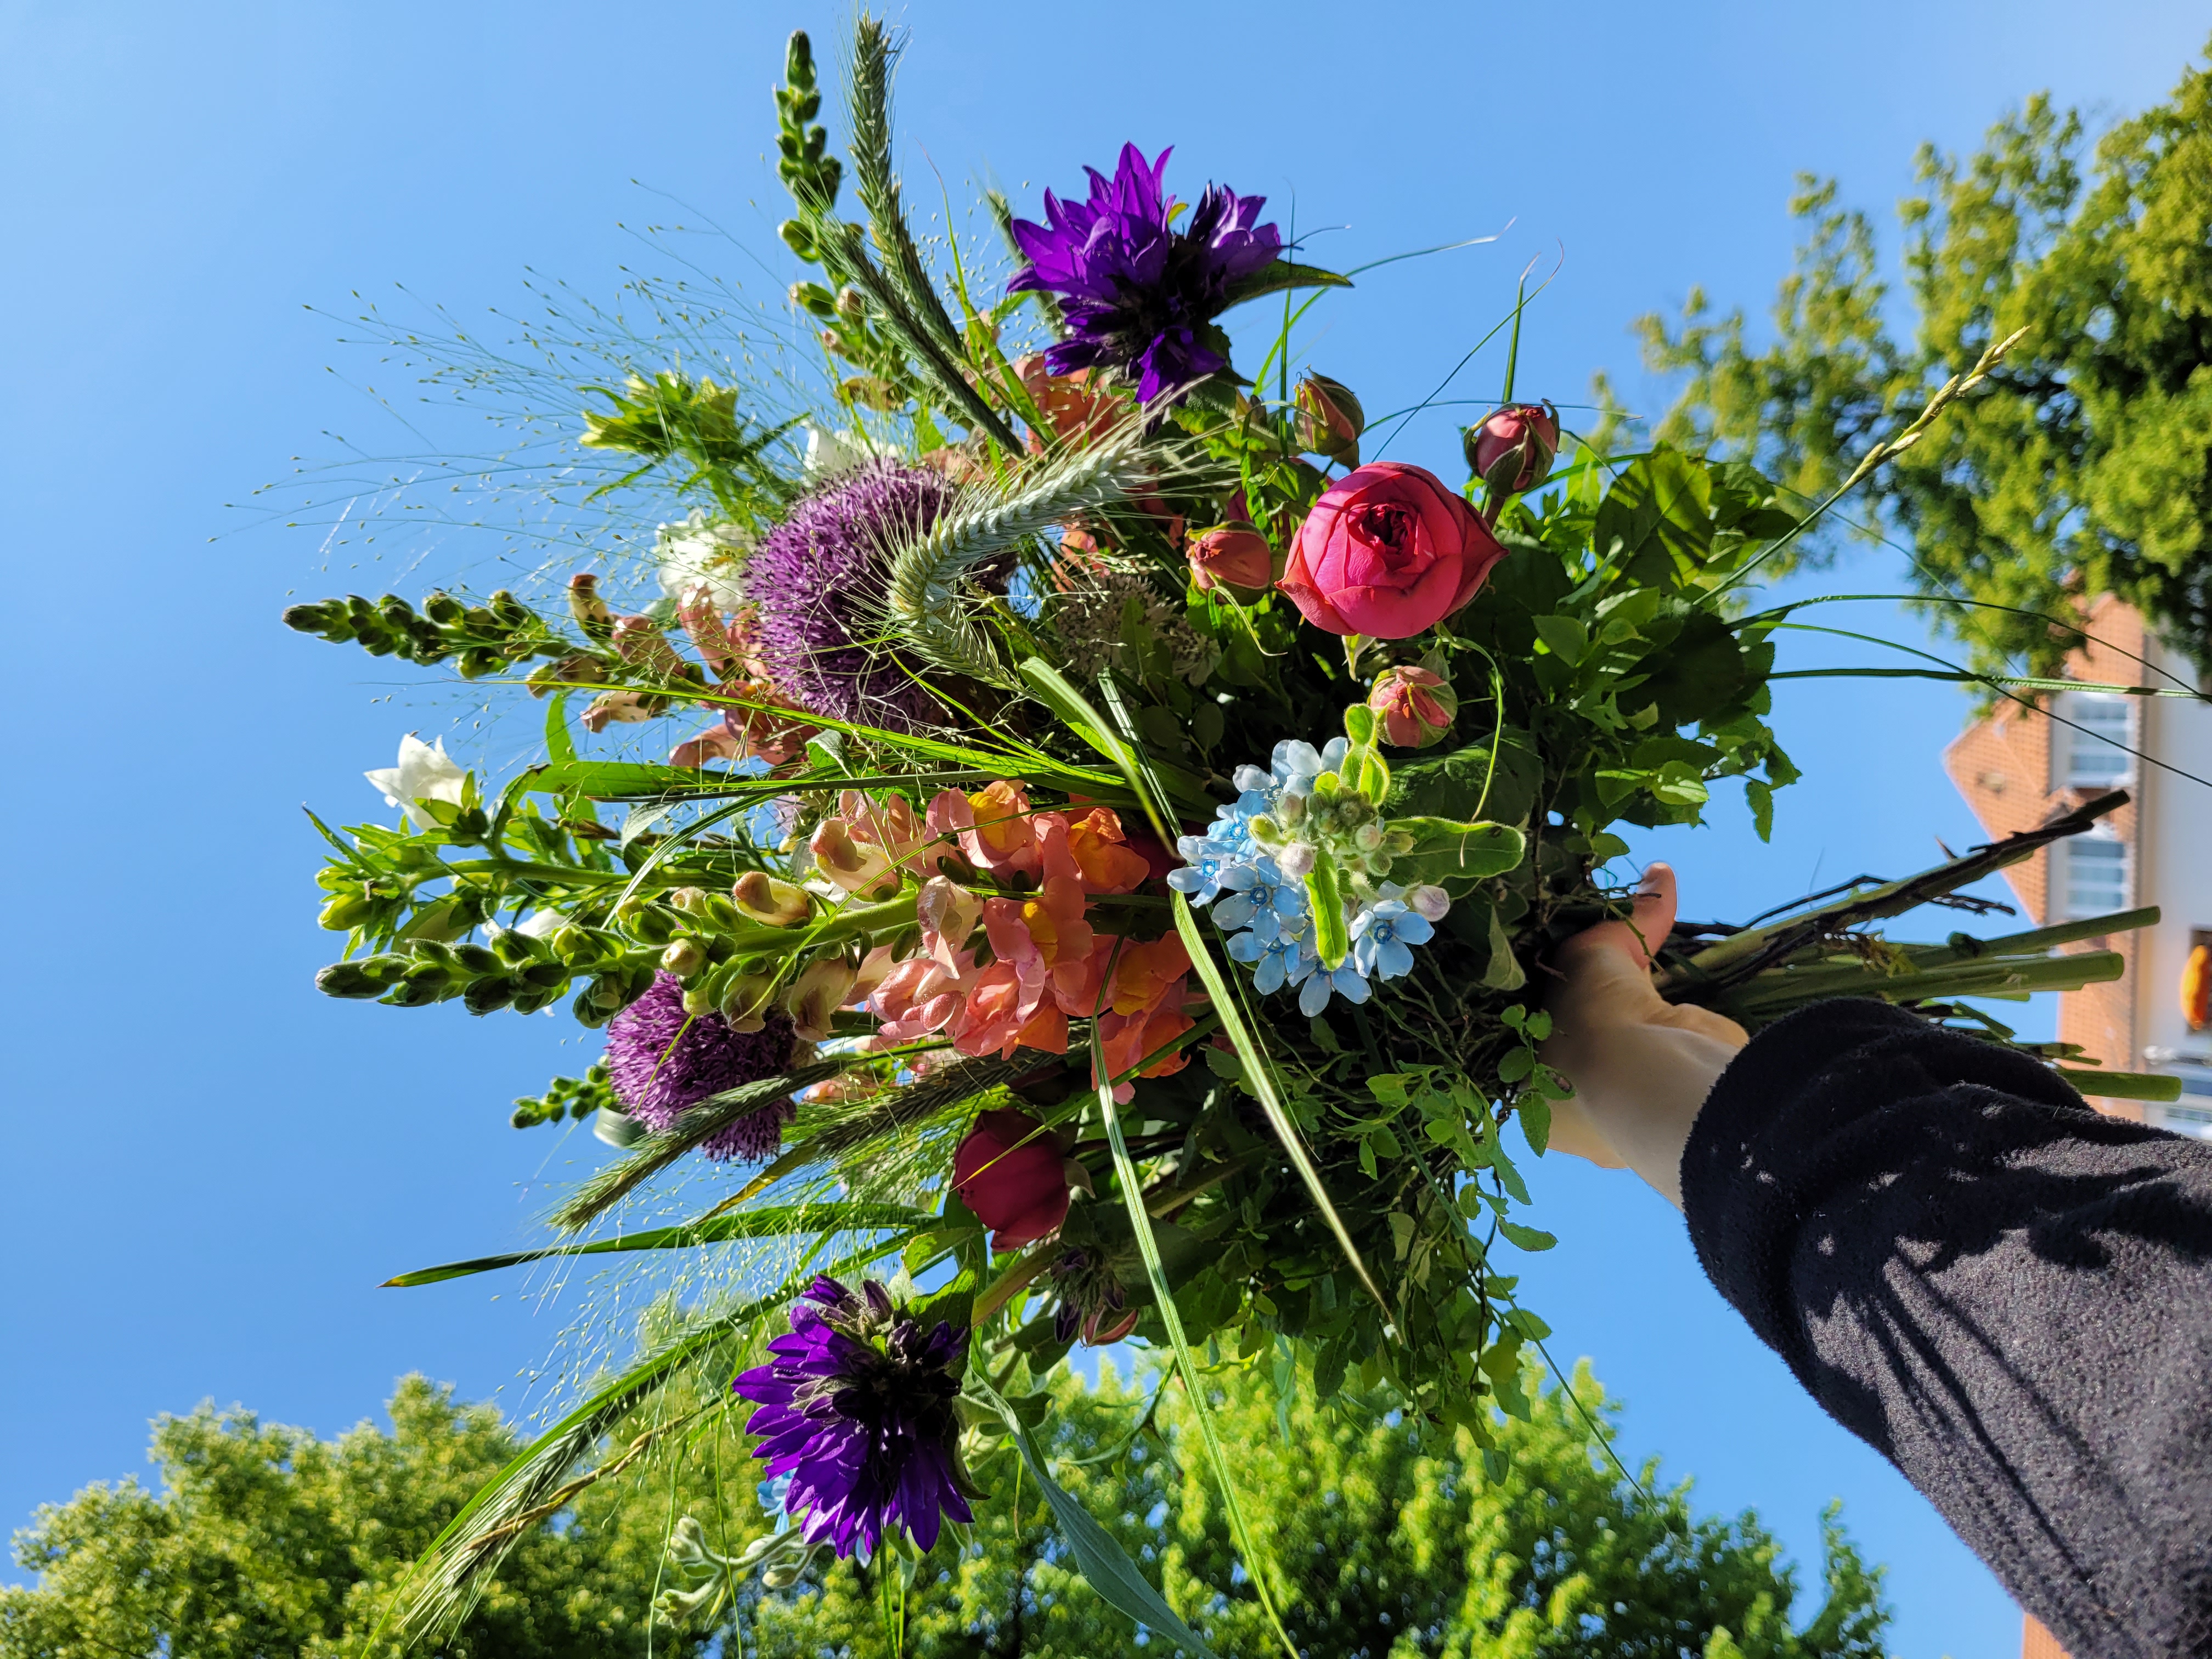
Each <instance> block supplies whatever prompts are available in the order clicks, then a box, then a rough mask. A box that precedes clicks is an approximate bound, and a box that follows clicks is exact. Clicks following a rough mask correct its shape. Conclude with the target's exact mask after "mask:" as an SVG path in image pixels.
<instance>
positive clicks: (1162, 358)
mask: <svg viewBox="0 0 2212 1659" xmlns="http://www.w3.org/2000/svg"><path fill="white" fill-rule="evenodd" d="M1174 153H1175V152H1174V151H1173V150H1172V149H1164V150H1162V151H1161V152H1160V155H1159V160H1158V161H1153V162H1151V163H1150V164H1147V163H1146V161H1145V158H1144V155H1143V153H1142V152H1141V151H1139V149H1137V147H1136V146H1135V145H1134V144H1124V145H1122V146H1121V163H1120V165H1119V166H1117V167H1115V169H1114V176H1113V178H1112V179H1106V178H1103V177H1102V176H1101V175H1100V173H1099V172H1098V169H1097V168H1096V167H1085V169H1084V171H1085V172H1086V173H1089V174H1090V175H1091V199H1090V200H1089V201H1087V202H1063V201H1061V200H1060V198H1059V197H1057V196H1054V194H1053V193H1052V192H1051V191H1045V193H1044V210H1045V217H1046V218H1047V219H1048V221H1050V223H1049V224H1046V225H1039V224H1033V223H1031V222H1030V221H1028V220H1026V219H1017V220H1016V221H1014V226H1013V232H1014V241H1015V244H1016V245H1017V246H1018V247H1020V249H1021V251H1022V252H1024V253H1025V254H1027V255H1028V256H1029V259H1030V263H1029V264H1027V265H1025V266H1024V267H1023V268H1022V270H1019V271H1018V272H1017V273H1016V274H1015V276H1014V279H1013V281H1012V282H1011V283H1008V284H1007V285H1006V291H1007V292H1008V293H1010V294H1018V293H1021V292H1023V291H1024V290H1027V289H1039V290H1042V291H1045V292H1048V293H1052V294H1057V295H1060V314H1061V316H1062V317H1063V318H1064V319H1066V324H1067V337H1066V338H1065V339H1063V340H1061V341H1060V343H1058V344H1057V345H1054V346H1053V347H1052V348H1051V349H1048V351H1046V353H1045V355H1044V356H1045V367H1046V368H1047V369H1048V370H1049V371H1050V372H1051V373H1053V374H1069V373H1071V372H1073V370H1076V369H1079V368H1091V367H1092V366H1093V365H1103V366H1105V367H1107V368H1115V369H1118V370H1120V371H1121V373H1122V374H1126V375H1127V376H1128V377H1129V378H1130V379H1132V380H1135V381H1136V382H1137V395H1138V396H1139V398H1143V399H1145V400H1146V402H1150V401H1151V400H1152V398H1157V397H1158V396H1159V395H1160V393H1161V392H1164V391H1166V390H1168V389H1169V388H1170V387H1173V386H1188V385H1189V384H1190V383H1191V382H1192V381H1194V380H1202V379H1204V378H1205V377H1206V375H1208V374H1214V373H1216V372H1217V371H1218V370H1221V369H1224V368H1227V367H1228V366H1229V359H1228V357H1227V356H1226V355H1225V352H1224V351H1223V350H1222V349H1219V348H1221V347H1223V346H1225V344H1226V343H1227V342H1226V341H1225V340H1224V339H1223V338H1222V335H1221V331H1220V330H1219V329H1218V328H1215V327H1213V326H1212V321H1213V319H1214V318H1215V317H1217V316H1218V315H1219V314H1220V313H1222V311H1224V310H1225V309H1226V308H1227V307H1228V304H1229V289H1230V286H1231V284H1232V283H1237V282H1239V281H1241V280H1243V278H1244V277H1247V276H1251V275H1252V274H1253V273H1254V272H1255V271H1259V270H1264V269H1265V268H1266V267H1267V266H1268V265H1270V264H1273V263H1274V261H1275V259H1276V258H1278V257H1279V255H1280V254H1281V252H1282V251H1283V239H1282V237H1281V235H1280V234H1278V233H1277V231H1276V229H1275V228H1274V226H1273V225H1255V223H1254V221H1255V220H1256V219H1258V217H1259V216H1260V210H1261V207H1263V206H1264V205H1265V204H1266V203H1267V197H1264V196H1239V195H1237V193H1236V192H1235V191H1231V189H1229V188H1228V186H1226V185H1207V186H1206V190H1205V192H1204V194H1202V195H1201V196H1200V197H1199V198H1198V204H1197V206H1195V207H1194V208H1193V209H1192V210H1191V212H1190V217H1189V220H1188V222H1187V223H1186V224H1185V225H1184V226H1183V227H1182V229H1180V230H1176V229H1172V228H1170V216H1171V215H1172V214H1173V212H1174V210H1175V207H1176V201H1175V198H1174V197H1171V196H1168V195H1164V193H1163V192H1162V191H1161V189H1160V178H1161V175H1162V174H1163V173H1165V172H1166V170H1167V164H1168V157H1169V156H1170V155H1173V154H1174Z"/></svg>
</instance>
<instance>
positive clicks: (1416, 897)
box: [1406, 885, 1451, 921]
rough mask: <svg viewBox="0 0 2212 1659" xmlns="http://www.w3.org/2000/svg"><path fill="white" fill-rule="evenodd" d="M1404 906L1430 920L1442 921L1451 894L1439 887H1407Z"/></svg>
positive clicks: (1448, 907)
mask: <svg viewBox="0 0 2212 1659" xmlns="http://www.w3.org/2000/svg"><path fill="white" fill-rule="evenodd" d="M1406 908H1407V909H1409V910H1413V911H1415V912H1418V913H1419V915H1424V916H1426V917H1427V918H1428V919H1429V920H1430V921H1443V919H1444V912H1445V911H1447V910H1449V909H1450V908H1451V895H1450V894H1449V893H1447V892H1446V891H1444V890H1443V888H1441V887H1430V886H1426V885H1424V886H1420V887H1413V888H1408V889H1407V892H1406Z"/></svg>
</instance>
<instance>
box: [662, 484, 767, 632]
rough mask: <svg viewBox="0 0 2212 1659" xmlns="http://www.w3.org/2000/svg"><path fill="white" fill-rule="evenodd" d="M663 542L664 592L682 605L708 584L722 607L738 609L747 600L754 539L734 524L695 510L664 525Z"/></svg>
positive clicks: (697, 508)
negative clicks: (747, 571)
mask: <svg viewBox="0 0 2212 1659" xmlns="http://www.w3.org/2000/svg"><path fill="white" fill-rule="evenodd" d="M658 540H659V545H658V546H657V547H656V549H655V552H656V553H657V554H658V555H659V559H660V591H661V592H664V593H665V594H667V595H668V597H669V598H670V599H674V600H676V601H677V602H678V604H681V603H682V602H683V601H684V600H685V599H689V598H690V596H691V595H692V594H693V593H694V592H696V591H697V590H698V589H700V588H702V587H703V588H705V589H706V590H707V592H708V598H709V599H711V600H712V602H713V604H714V608H715V609H716V610H717V611H735V610H736V609H737V608H738V606H739V605H743V604H744V599H745V595H744V585H743V584H744V569H745V555H746V554H748V553H750V552H751V551H752V550H753V543H752V538H751V537H750V536H748V535H747V534H746V533H745V532H744V531H743V530H742V529H740V528H739V527H738V526H736V525H733V524H729V523H726V522H724V523H719V524H710V523H708V520H707V510H706V508H704V507H693V508H692V509H691V516H690V517H689V518H687V519H684V520H679V521H678V522H677V523H675V524H664V525H663V526H660V534H659V538H658Z"/></svg>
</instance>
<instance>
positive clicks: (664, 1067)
mask: <svg viewBox="0 0 2212 1659" xmlns="http://www.w3.org/2000/svg"><path fill="white" fill-rule="evenodd" d="M792 1046H793V1030H792V1024H791V1018H790V1016H789V1015H787V1014H786V1013H784V1012H781V1010H778V1011H777V1012H775V1013H772V1014H770V1015H769V1017H768V1021H767V1023H766V1024H763V1026H762V1027H761V1029H760V1030H757V1031H735V1030H731V1029H730V1024H729V1022H728V1021H726V1020H725V1019H724V1018H722V1017H721V1016H720V1014H712V1013H708V1014H689V1013H686V1012H684V985H683V981H680V980H678V978H677V977H676V975H673V974H666V973H662V974H655V975H653V983H652V985H651V986H650V987H647V991H646V993H645V994H644V995H643V996H641V997H640V998H639V999H638V1000H636V1001H635V1002H633V1003H632V1004H630V1006H629V1007H627V1008H625V1009H623V1011H622V1012H620V1013H618V1014H617V1015H616V1016H615V1017H614V1018H612V1019H611V1020H610V1021H608V1022H607V1056H606V1066H607V1072H608V1074H609V1076H610V1077H611V1079H612V1081H613V1084H614V1090H615V1093H616V1094H617V1096H619V1097H621V1100H622V1103H623V1108H624V1109H626V1110H627V1111H628V1112H629V1115H630V1116H632V1117H634V1118H635V1119H637V1121H639V1122H641V1123H643V1124H646V1125H647V1126H649V1127H652V1128H654V1129H668V1128H672V1127H675V1123H676V1120H677V1119H678V1118H679V1117H681V1116H682V1115H684V1112H685V1111H686V1110H687V1109H690V1107H693V1106H696V1105H697V1104H698V1103H700V1102H701V1101H702V1100H705V1099H707V1098H708V1097H710V1096H713V1095H718V1094H720V1093H722V1092H723V1091H725V1090H729V1089H737V1088H742V1087H743V1086H744V1085H746V1084H748V1083H758V1082H759V1081H760V1080H761V1079H763V1078H771V1077H774V1076H775V1075H776V1073H779V1072H781V1071H782V1070H784V1068H785V1067H786V1066H789V1065H790V1063H791V1051H792ZM798 1110H799V1109H798V1108H797V1107H796V1106H794V1105H793V1103H791V1101H790V1099H789V1098H788V1097H786V1098H785V1099H782V1100H776V1101H771V1102H769V1103H768V1104H766V1105H764V1106H761V1107H759V1108H757V1109H755V1110H752V1111H750V1112H748V1113H746V1114H745V1115H744V1116H743V1117H741V1118H739V1119H738V1121H736V1122H734V1123H732V1124H730V1125H729V1126H728V1127H726V1128H722V1129H719V1130H717V1131H716V1132H715V1133H714V1134H713V1135H712V1136H710V1137H709V1138H708V1139H706V1140H704V1141H702V1142H701V1143H700V1146H699V1150H700V1151H701V1152H704V1153H705V1154H706V1155H707V1156H708V1158H718V1159H719V1158H734V1159H736V1160H738V1162H740V1163H744V1164H759V1163H763V1162H764V1161H766V1160H767V1159H769V1158H774V1157H775V1155H776V1153H777V1152H779V1151H780V1150H781V1147H782V1146H783V1126H784V1125H785V1124H787V1123H788V1122H789V1121H791V1120H792V1119H793V1117H794V1116H796V1115H798Z"/></svg>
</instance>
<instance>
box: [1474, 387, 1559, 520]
mask: <svg viewBox="0 0 2212 1659" xmlns="http://www.w3.org/2000/svg"><path fill="white" fill-rule="evenodd" d="M1466 448H1467V464H1468V468H1469V470H1470V471H1473V472H1474V474H1475V475H1476V476H1477V477H1480V479H1481V480H1482V481H1483V483H1486V484H1487V485H1488V486H1489V487H1490V493H1491V494H1492V495H1493V496H1496V497H1498V498H1499V499H1501V500H1502V499H1503V498H1504V497H1505V496H1507V495H1521V494H1522V493H1523V492H1524V491H1527V490H1530V489H1534V488H1535V487H1536V486H1537V485H1538V484H1540V483H1543V482H1544V480H1545V479H1547V478H1548V477H1551V476H1552V459H1553V457H1554V456H1556V455H1557V454H1558V453H1559V410H1556V409H1553V407H1552V406H1551V404H1507V405H1506V406H1505V407H1504V408H1503V409H1501V410H1496V411H1494V412H1493V413H1492V414H1491V415H1489V416H1486V418H1485V419H1484V420H1483V422H1482V423H1481V424H1480V425H1479V426H1471V427H1469V428H1468V429H1467V440H1466Z"/></svg>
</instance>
